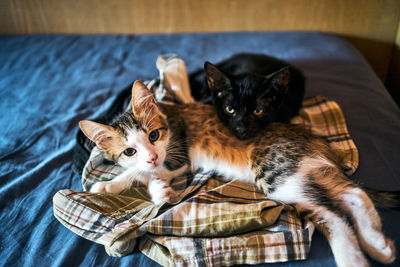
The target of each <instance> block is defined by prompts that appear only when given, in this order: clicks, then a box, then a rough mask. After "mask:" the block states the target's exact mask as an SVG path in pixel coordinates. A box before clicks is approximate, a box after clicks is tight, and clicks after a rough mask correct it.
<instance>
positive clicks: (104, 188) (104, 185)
mask: <svg viewBox="0 0 400 267" xmlns="http://www.w3.org/2000/svg"><path fill="white" fill-rule="evenodd" d="M122 190H123V187H122V186H121V184H120V183H116V182H98V183H95V184H94V185H93V186H92V188H90V192H92V193H104V194H105V193H108V194H118V193H120V192H121V191H122Z"/></svg>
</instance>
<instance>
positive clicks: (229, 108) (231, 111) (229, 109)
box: [225, 106, 235, 114]
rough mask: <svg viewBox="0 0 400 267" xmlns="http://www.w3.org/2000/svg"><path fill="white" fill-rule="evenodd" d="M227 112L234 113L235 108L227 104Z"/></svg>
mask: <svg viewBox="0 0 400 267" xmlns="http://www.w3.org/2000/svg"><path fill="white" fill-rule="evenodd" d="M225 112H226V113H228V114H233V113H235V110H234V109H233V108H232V107H231V106H226V107H225Z"/></svg>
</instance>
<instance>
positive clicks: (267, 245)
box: [53, 57, 358, 266]
mask: <svg viewBox="0 0 400 267" xmlns="http://www.w3.org/2000/svg"><path fill="white" fill-rule="evenodd" d="M159 60H165V62H162V63H163V64H159V62H158V64H157V66H158V67H159V69H160V73H161V75H160V79H159V80H157V81H151V82H150V83H149V84H148V86H149V87H150V88H151V89H152V90H153V92H154V93H155V96H156V98H157V100H158V101H163V100H165V99H168V101H169V102H190V101H192V99H191V98H190V97H189V98H185V97H187V96H188V94H187V92H188V91H187V90H189V87H188V83H187V78H186V80H184V78H185V77H186V69H185V67H184V62H183V60H181V59H179V58H177V57H169V58H167V59H165V58H162V57H161V58H159ZM172 63H173V64H172ZM171 66H173V68H174V73H175V74H176V72H178V73H179V72H180V71H184V73H183V74H182V73H180V74H181V75H175V76H172V75H171V76H169V75H168V73H171V72H168V71H170V70H171V69H170V67H171ZM171 68H172V67H171ZM182 77H183V78H182ZM166 81H168V82H166ZM172 88H174V89H172ZM176 88H179V90H184V91H185V92H184V93H179V94H176V93H174V91H173V90H176ZM128 102H129V101H128ZM292 122H293V123H300V124H303V125H306V126H307V127H310V129H311V130H312V131H313V132H314V133H316V134H318V135H321V136H324V137H326V138H327V140H328V141H329V142H330V143H331V145H332V147H334V148H335V149H336V150H337V151H338V153H341V154H343V156H344V162H343V167H344V169H345V171H346V172H347V174H348V175H351V174H352V173H353V172H354V171H355V170H356V168H357V166H358V152H357V149H356V147H355V145H354V143H353V141H352V140H351V138H350V136H349V133H348V131H347V127H346V123H345V120H344V116H343V113H342V111H341V109H340V107H339V106H338V105H337V104H336V103H335V102H334V101H331V100H329V99H327V98H325V97H321V96H317V97H313V98H310V99H306V100H304V102H303V108H302V109H301V111H300V113H299V116H297V117H295V118H294V119H293V121H292ZM121 171H122V170H121V168H120V167H118V166H116V165H107V164H106V163H105V161H104V158H103V157H102V154H101V152H100V151H99V150H98V149H97V148H96V147H94V148H93V150H92V152H91V155H90V158H89V160H88V162H87V163H86V165H85V168H84V170H83V174H82V184H83V188H84V189H85V190H86V191H82V192H80V191H72V190H69V189H65V190H61V191H59V192H57V193H56V195H55V196H54V198H53V204H54V216H55V217H56V218H57V219H58V220H59V221H60V222H61V223H62V224H63V225H64V226H66V227H67V228H69V229H70V230H71V231H73V232H74V233H76V234H78V235H80V236H82V237H84V238H86V239H88V240H91V241H93V242H96V243H99V244H102V245H104V246H105V248H106V251H107V253H108V254H109V255H111V256H118V257H120V256H124V255H126V254H129V253H130V252H131V251H132V250H133V249H134V247H135V246H138V247H139V250H140V251H142V252H143V253H144V254H145V255H147V256H148V257H150V258H152V259H153V260H155V261H157V262H158V263H160V264H161V265H164V266H187V265H190V266H220V265H225V266H229V265H233V264H257V263H264V262H282V261H289V260H302V259H305V258H306V256H307V254H308V252H309V249H310V245H311V237H312V234H313V231H314V226H313V225H312V223H310V222H309V221H308V220H305V219H304V218H301V217H300V216H299V215H298V213H297V211H296V210H295V209H294V208H293V207H292V206H290V205H287V204H285V203H279V202H276V201H272V200H270V199H268V198H267V196H265V195H264V194H263V193H262V192H260V191H259V190H258V189H257V188H256V187H255V186H254V185H251V184H245V183H243V182H241V181H238V180H233V181H231V182H229V183H226V182H223V181H222V180H221V179H219V177H218V176H216V175H215V174H213V173H195V174H193V173H186V174H184V175H182V176H180V177H176V178H175V179H173V180H172V182H171V187H172V188H173V189H174V191H175V198H174V200H173V201H171V202H170V203H164V204H161V205H154V204H153V203H152V202H151V200H150V197H149V196H148V195H147V193H146V188H144V187H143V186H140V185H138V186H135V187H132V188H131V189H130V190H128V191H126V192H124V193H123V194H120V195H113V194H94V193H90V192H87V190H89V189H90V187H91V186H92V185H93V184H94V183H96V182H98V181H105V180H110V179H112V178H113V177H115V176H117V175H118V174H119V173H121Z"/></svg>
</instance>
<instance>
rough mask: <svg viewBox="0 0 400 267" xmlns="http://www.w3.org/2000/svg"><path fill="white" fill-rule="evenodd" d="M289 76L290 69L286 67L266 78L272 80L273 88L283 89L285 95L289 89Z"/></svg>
mask: <svg viewBox="0 0 400 267" xmlns="http://www.w3.org/2000/svg"><path fill="white" fill-rule="evenodd" d="M291 76H292V74H291V71H290V67H289V66H286V67H283V68H282V69H280V70H278V71H276V72H274V73H272V74H271V75H270V76H268V78H272V82H271V83H272V84H273V85H274V86H275V88H277V89H279V90H282V89H283V93H284V94H286V93H287V91H288V89H289V82H290V77H291Z"/></svg>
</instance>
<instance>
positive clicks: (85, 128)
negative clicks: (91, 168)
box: [79, 120, 116, 149]
mask: <svg viewBox="0 0 400 267" xmlns="http://www.w3.org/2000/svg"><path fill="white" fill-rule="evenodd" d="M79 127H80V128H81V130H82V132H83V133H84V134H85V135H86V136H87V137H88V138H89V139H90V140H92V141H93V142H94V143H96V145H97V146H98V147H100V148H102V149H107V148H108V147H109V146H110V145H111V142H112V139H113V136H115V134H116V133H115V129H114V128H113V127H111V126H108V125H104V124H101V123H98V122H94V121H89V120H82V121H80V122H79Z"/></svg>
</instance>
